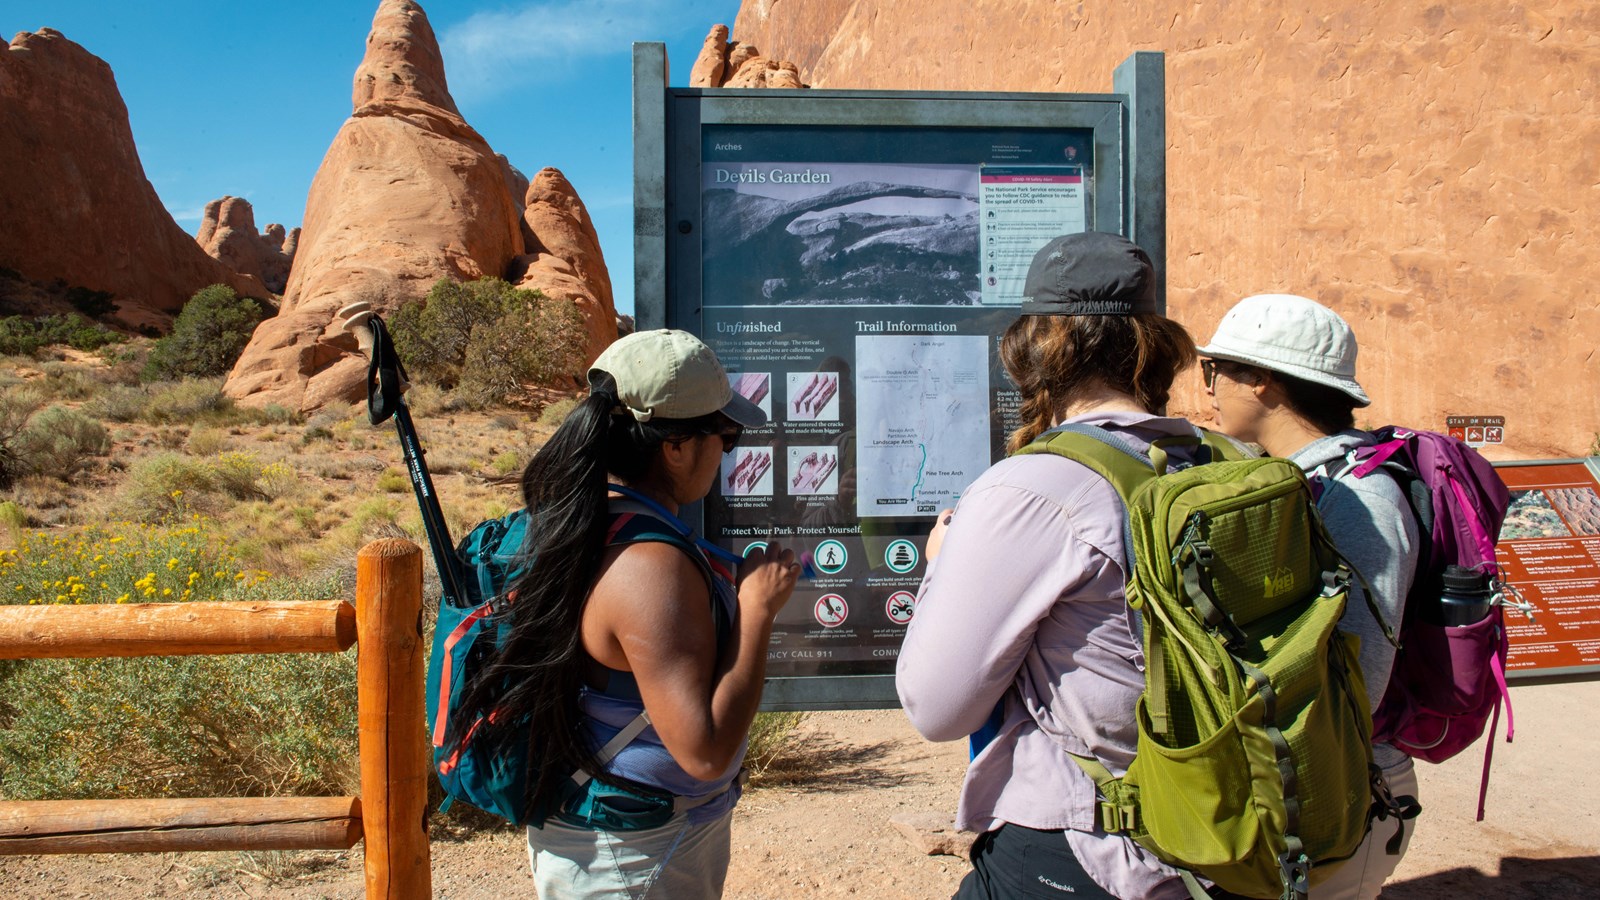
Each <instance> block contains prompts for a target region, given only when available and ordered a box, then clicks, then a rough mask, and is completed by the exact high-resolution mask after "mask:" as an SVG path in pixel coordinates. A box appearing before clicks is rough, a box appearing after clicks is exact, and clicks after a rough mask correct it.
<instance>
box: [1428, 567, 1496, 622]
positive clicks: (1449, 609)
mask: <svg viewBox="0 0 1600 900" xmlns="http://www.w3.org/2000/svg"><path fill="white" fill-rule="evenodd" d="M1443 582H1444V590H1442V591H1441V592H1440V594H1439V624H1441V625H1446V626H1449V625H1471V624H1473V623H1474V622H1480V621H1482V620H1483V617H1484V616H1487V615H1488V614H1489V610H1490V609H1492V608H1494V594H1495V591H1494V584H1493V583H1492V582H1491V581H1490V579H1489V575H1488V573H1486V572H1482V571H1479V570H1477V569H1468V568H1466V567H1465V566H1456V565H1451V566H1446V567H1445V570H1444V576H1443Z"/></svg>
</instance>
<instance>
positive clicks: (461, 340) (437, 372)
mask: <svg viewBox="0 0 1600 900" xmlns="http://www.w3.org/2000/svg"><path fill="white" fill-rule="evenodd" d="M390 331H391V332H392V333H393V335H394V345H395V350H396V351H397V352H398V353H399V354H400V357H401V359H402V361H403V362H404V363H405V365H406V370H407V372H408V373H409V374H410V375H411V377H412V378H414V379H417V380H420V381H424V382H427V383H430V384H434V385H437V386H439V387H442V388H445V389H447V390H449V389H455V388H460V389H461V390H462V393H463V395H464V397H465V399H466V400H467V401H468V402H469V403H474V404H483V403H493V402H501V401H504V400H506V399H508V398H509V397H511V396H513V395H515V394H516V393H517V392H518V391H520V390H521V389H522V388H523V387H524V386H525V385H529V384H548V383H551V382H553V381H555V380H557V379H559V378H561V377H562V376H564V375H566V374H568V373H571V372H575V371H577V370H578V368H579V367H580V366H581V365H582V363H583V353H584V342H585V341H586V340H587V335H586V332H585V331H584V323H583V316H582V314H581V313H579V312H578V309H577V307H576V306H574V305H573V304H571V303H568V302H565V301H561V300H552V299H550V298H548V297H545V296H544V295H543V294H541V293H539V292H538V291H529V290H522V289H520V288H516V287H513V286H512V285H510V284H509V283H507V282H505V281H503V280H501V279H499V278H483V279H480V280H478V281H471V282H467V283H465V284H463V283H460V282H457V281H454V280H452V279H449V278H442V279H440V280H439V281H437V282H435V283H434V285H433V288H432V289H431V290H429V291H428V295H427V297H426V298H424V299H423V300H422V301H421V302H420V303H410V304H406V305H404V306H402V307H400V309H398V310H396V312H395V314H394V316H393V317H392V318H391V321H390Z"/></svg>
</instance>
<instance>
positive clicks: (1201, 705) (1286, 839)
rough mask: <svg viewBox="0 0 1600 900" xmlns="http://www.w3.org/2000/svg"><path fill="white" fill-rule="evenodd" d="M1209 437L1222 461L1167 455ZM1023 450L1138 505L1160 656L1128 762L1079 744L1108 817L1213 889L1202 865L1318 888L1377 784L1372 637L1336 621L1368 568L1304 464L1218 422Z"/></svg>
mask: <svg viewBox="0 0 1600 900" xmlns="http://www.w3.org/2000/svg"><path fill="white" fill-rule="evenodd" d="M1202 441H1203V442H1204V443H1205V445H1206V446H1207V447H1209V448H1210V453H1207V452H1206V451H1203V450H1202V451H1199V452H1198V454H1197V455H1199V456H1201V457H1202V458H1203V459H1204V458H1207V457H1213V458H1216V457H1220V458H1219V459H1218V461H1214V462H1213V461H1208V462H1203V463H1202V464H1200V465H1194V466H1190V467H1187V468H1183V469H1181V470H1178V471H1168V465H1167V462H1168V454H1167V449H1168V448H1171V447H1174V446H1182V445H1189V446H1193V445H1195V444H1198V443H1201V442H1202ZM1018 452H1019V453H1025V454H1033V453H1051V454H1055V455H1059V456H1064V457H1066V458H1068V459H1071V460H1074V461H1075V462H1078V463H1081V464H1082V465H1085V466H1087V467H1088V468H1090V469H1091V470H1093V471H1094V472H1096V473H1097V474H1099V475H1100V476H1101V477H1103V478H1105V479H1106V480H1107V481H1109V482H1111V485H1112V486H1113V487H1114V488H1115V489H1116V491H1117V494H1118V496H1120V497H1121V498H1122V500H1123V502H1124V504H1125V505H1126V507H1127V519H1126V524H1125V532H1124V544H1125V548H1126V552H1127V555H1128V565H1129V567H1130V570H1131V571H1129V572H1128V574H1127V579H1128V580H1127V588H1126V590H1127V597H1128V604H1129V605H1130V606H1131V607H1133V608H1134V609H1135V610H1137V611H1138V612H1139V622H1140V625H1141V629H1140V630H1141V631H1142V635H1141V647H1142V649H1143V651H1144V657H1145V661H1146V666H1145V688H1144V692H1143V694H1142V695H1141V696H1140V698H1139V702H1138V706H1137V709H1136V710H1134V717H1135V720H1136V722H1137V726H1138V743H1137V747H1136V755H1135V757H1134V760H1133V762H1132V763H1131V764H1130V765H1129V767H1128V770H1127V772H1126V774H1125V775H1123V777H1121V778H1118V777H1115V776H1113V775H1112V773H1111V772H1110V771H1109V770H1108V769H1107V768H1106V767H1105V765H1104V764H1102V763H1101V762H1100V761H1099V760H1097V759H1094V758H1091V757H1079V756H1073V760H1074V761H1075V762H1077V763H1078V765H1079V766H1080V767H1081V768H1082V769H1083V770H1084V772H1085V773H1087V774H1088V775H1089V776H1090V777H1091V778H1093V779H1094V780H1095V783H1096V786H1097V787H1098V788H1099V792H1100V797H1101V804H1100V816H1099V819H1100V825H1101V827H1102V828H1103V829H1104V830H1105V831H1106V832H1108V833H1112V834H1124V835H1127V836H1128V837H1130V838H1132V839H1133V840H1135V841H1137V842H1139V843H1140V844H1141V845H1143V846H1144V847H1146V848H1148V849H1149V850H1150V851H1151V852H1153V853H1155V854H1156V856H1158V857H1159V858H1160V859H1162V860H1163V861H1165V862H1167V863H1168V864H1170V865H1172V866H1174V867H1176V868H1178V869H1179V870H1180V871H1181V872H1182V873H1183V875H1184V880H1185V882H1186V884H1187V885H1188V887H1189V890H1190V892H1191V894H1193V895H1194V896H1195V897H1197V898H1205V897H1207V896H1208V895H1207V893H1206V892H1205V890H1204V888H1203V887H1201V886H1200V884H1199V883H1198V880H1197V879H1196V878H1195V877H1194V876H1195V875H1198V876H1200V877H1203V878H1205V879H1207V880H1210V881H1212V882H1214V883H1215V884H1216V885H1218V886H1219V887H1221V888H1223V889H1225V890H1227V891H1229V892H1231V893H1234V894H1239V895H1243V896H1246V897H1259V898H1272V897H1281V898H1285V900H1290V898H1296V897H1305V896H1306V895H1307V893H1308V891H1309V875H1310V871H1311V868H1312V866H1314V865H1318V864H1322V863H1328V862H1334V861H1337V860H1341V859H1344V858H1346V857H1348V856H1349V855H1350V854H1352V853H1353V852H1355V850H1356V848H1357V847H1358V846H1359V845H1360V843H1361V841H1362V839H1363V837H1364V836H1365V835H1366V832H1367V827H1368V824H1369V821H1370V816H1371V814H1372V813H1373V810H1374V809H1375V806H1374V803H1373V798H1374V796H1375V795H1374V786H1373V780H1372V774H1373V771H1374V770H1373V768H1372V747H1371V742H1372V716H1371V713H1370V707H1369V705H1368V702H1367V692H1366V688H1365V686H1364V684H1363V682H1362V675H1361V668H1360V665H1359V659H1358V653H1357V651H1358V648H1359V641H1358V640H1357V638H1355V637H1354V636H1353V635H1348V634H1345V633H1343V632H1341V631H1340V630H1339V629H1338V627H1337V626H1338V623H1339V620H1340V617H1341V616H1342V615H1343V613H1344V608H1345V600H1346V597H1347V596H1348V592H1349V585H1350V579H1351V577H1352V572H1351V569H1350V567H1349V566H1348V564H1347V563H1346V562H1345V561H1344V559H1343V558H1342V557H1341V556H1340V555H1339V553H1338V551H1337V550H1336V549H1335V548H1334V546H1333V542H1332V541H1331V540H1330V539H1329V538H1328V535H1327V532H1326V531H1325V530H1324V528H1323V525H1322V520H1321V518H1320V517H1319V516H1318V514H1317V511H1316V505H1315V502H1314V500H1313V499H1312V492H1311V488H1310V486H1309V484H1308V483H1307V481H1306V478H1305V476H1304V475H1303V474H1302V473H1301V471H1300V468H1299V467H1298V466H1296V465H1294V464H1293V463H1291V462H1289V461H1287V460H1283V459H1272V458H1263V459H1228V458H1227V457H1229V456H1236V455H1237V454H1236V451H1235V450H1234V448H1233V447H1232V445H1230V444H1227V443H1226V442H1225V441H1224V440H1223V439H1221V438H1218V437H1216V436H1214V435H1204V436H1202V435H1200V434H1196V435H1189V436H1183V437H1178V438H1165V439H1162V440H1159V441H1157V442H1156V444H1155V445H1154V446H1152V447H1151V448H1150V450H1149V451H1148V452H1141V451H1140V450H1139V449H1137V448H1135V447H1133V446H1132V445H1131V444H1129V443H1128V442H1127V441H1125V440H1123V439H1122V438H1121V437H1120V436H1118V435H1117V434H1116V433H1114V432H1111V431H1107V430H1105V429H1101V428H1096V427H1092V426H1080V425H1070V426H1062V427H1061V428H1058V429H1055V430H1054V431H1051V432H1047V433H1045V434H1044V435H1042V436H1040V437H1039V438H1038V439H1037V440H1035V441H1034V442H1033V443H1031V444H1029V445H1028V446H1026V447H1024V448H1022V449H1021V450H1019V451H1018ZM1368 602H1369V604H1370V603H1371V599H1370V595H1369V597H1368ZM1373 615H1374V616H1375V617H1376V618H1377V620H1378V622H1379V623H1381V624H1383V627H1384V628H1385V629H1386V630H1388V628H1389V626H1388V625H1387V623H1384V619H1383V616H1382V615H1381V614H1379V612H1378V610H1377V609H1376V608H1375V607H1374V608H1373ZM1391 635H1392V631H1391ZM1391 640H1392V637H1391Z"/></svg>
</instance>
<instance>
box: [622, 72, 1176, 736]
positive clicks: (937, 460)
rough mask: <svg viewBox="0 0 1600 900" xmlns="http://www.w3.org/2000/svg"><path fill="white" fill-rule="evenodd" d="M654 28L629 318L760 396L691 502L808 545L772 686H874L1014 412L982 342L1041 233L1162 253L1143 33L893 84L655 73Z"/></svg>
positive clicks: (638, 135) (769, 696) (776, 692)
mask: <svg viewBox="0 0 1600 900" xmlns="http://www.w3.org/2000/svg"><path fill="white" fill-rule="evenodd" d="M641 47H646V45H641ZM653 52H655V51H648V50H646V52H643V53H641V51H640V48H636V53H635V63H636V65H635V79H636V93H635V98H636V99H635V119H636V131H635V165H636V206H637V208H638V210H639V215H640V220H639V225H638V227H637V229H636V232H637V236H636V241H635V267H636V279H635V292H636V308H637V321H638V327H640V328H652V327H662V326H667V327H674V328H683V329H686V330H688V331H692V332H694V333H696V334H698V335H700V336H701V337H702V338H703V339H704V340H705V341H706V342H707V343H708V344H709V345H710V346H711V347H712V349H713V350H715V351H716V353H717V355H718V356H719V357H720V358H721V359H722V360H723V362H724V363H725V364H726V366H727V368H728V370H729V377H730V380H731V382H732V385H733V387H734V389H735V390H737V391H739V392H740V393H741V394H743V395H744V396H746V397H748V398H749V399H750V400H752V401H753V402H755V403H757V404H758V405H760V406H761V407H762V409H763V410H766V411H767V412H768V415H769V422H768V424H767V425H766V426H764V427H762V428H757V429H750V430H748V431H747V432H746V433H745V435H744V438H743V440H742V441H741V443H740V445H739V447H737V448H736V449H735V450H734V451H733V452H732V453H730V454H728V455H727V457H726V458H725V459H724V461H723V465H722V469H721V473H720V476H719V478H718V480H717V484H716V486H715V487H714V488H713V490H712V492H711V494H710V496H709V497H707V498H706V500H705V501H704V503H702V504H701V505H700V509H698V510H688V511H686V513H687V514H688V515H689V516H691V520H694V517H695V516H698V524H699V525H700V527H701V530H702V532H703V534H704V535H705V536H706V537H707V538H709V539H710V540H712V541H715V542H717V543H719V544H721V545H723V546H726V547H728V548H729V549H731V550H733V551H734V552H738V553H743V552H746V551H747V550H748V548H750V547H752V546H757V545H761V544H764V543H765V542H767V541H769V540H776V541H779V542H781V543H782V544H783V545H784V546H786V547H792V548H795V549H796V550H797V551H798V552H799V553H800V555H801V558H802V559H803V560H804V562H805V573H804V577H803V578H802V580H801V583H800V585H799V587H798V588H797V590H796V592H795V597H794V599H793V600H792V601H791V602H790V603H789V604H788V606H787V607H785V609H784V610H783V612H782V613H780V615H779V617H778V620H777V623H776V625H775V628H774V633H773V636H772V642H771V644H770V646H769V648H768V668H767V671H768V676H769V681H768V685H767V691H766V694H765V699H764V704H765V705H766V706H767V707H768V708H829V707H842V706H853V707H874V706H884V705H892V704H894V703H895V702H896V701H895V697H894V691H893V678H892V676H893V672H894V666H895V659H896V657H897V656H898V655H899V651H900V644H901V642H902V640H903V639H904V636H905V633H906V629H907V627H908V626H909V624H910V623H911V622H912V621H913V619H914V618H915V615H916V593H917V589H918V587H919V586H920V584H921V582H922V579H923V576H924V575H925V574H926V572H927V560H926V546H925V544H926V538H927V534H928V531H929V529H930V528H931V527H932V524H933V522H934V517H935V516H936V515H937V514H938V512H939V511H940V510H942V509H945V508H948V507H951V506H954V505H955V504H956V502H957V501H958V500H959V499H960V497H961V493H962V491H963V490H965V489H966V487H967V486H968V485H970V484H971V483H972V482H973V481H974V480H975V479H976V478H977V477H978V476H979V475H980V474H981V473H982V472H983V471H984V470H985V469H987V468H988V467H989V466H990V465H992V464H993V463H994V462H995V461H997V460H999V459H1001V458H1002V457H1003V455H1004V446H1005V439H1006V435H1007V434H1008V433H1009V432H1010V431H1011V430H1013V429H1014V428H1016V427H1017V425H1018V424H1019V406H1020V397H1019V395H1018V393H1017V391H1016V389H1015V387H1014V386H1013V385H1012V384H1011V382H1010V381H1009V379H1008V378H1007V377H1006V375H1005V372H1004V370H1003V367H1002V366H1001V363H1000V356H999V342H1000V339H1001V336H1002V335H1003V333H1004V332H1005V329H1006V327H1007V326H1009V325H1010V324H1011V323H1012V322H1013V321H1015V320H1016V317H1017V307H1018V305H1019V303H1020V301H1021V294H1022V286H1023V281H1024V277H1025V275H1026V273H1027V269H1028V265H1029V263H1030V262H1031V261H1032V258H1033V255H1034V253H1035V252H1036V251H1037V250H1038V249H1039V248H1040V247H1042V246H1043V245H1044V244H1045V243H1047V242H1048V241H1049V240H1050V239H1051V238H1054V237H1057V236H1059V235H1062V234H1067V233H1072V232H1080V231H1085V230H1091V229H1095V230H1101V231H1110V232H1117V233H1122V234H1126V235H1129V236H1130V237H1133V238H1134V239H1135V240H1138V241H1140V243H1141V244H1143V245H1144V246H1145V247H1146V249H1147V250H1149V251H1150V252H1151V255H1152V258H1153V260H1154V262H1155V264H1156V267H1157V271H1158V276H1159V275H1160V274H1161V273H1164V271H1165V267H1164V250H1165V244H1164V239H1165V238H1164V224H1163V222H1164V220H1163V215H1164V202H1165V200H1164V169H1163V167H1162V153H1163V152H1164V146H1163V144H1164V135H1163V134H1162V133H1161V130H1160V121H1161V116H1160V102H1161V96H1160V93H1161V83H1160V57H1159V55H1157V54H1138V55H1136V56H1135V57H1134V58H1133V59H1130V60H1129V62H1127V63H1124V65H1123V67H1122V68H1119V70H1118V73H1117V76H1116V84H1117V87H1118V89H1119V91H1122V92H1123V93H1117V94H1063V95H1042V94H910V93H880V92H845V91H811V90H807V91H771V90H694V89H670V88H667V87H666V86H665V83H664V77H663V75H662V73H661V72H660V71H659V68H658V64H657V63H656V62H654V61H653V57H651V56H650V53H653ZM1140 72H1143V73H1144V74H1143V75H1140V74H1139V73H1140ZM653 117H659V118H658V120H653ZM1136 150H1137V152H1136ZM1136 185H1143V186H1144V187H1143V188H1142V189H1136ZM652 215H654V216H657V218H655V219H651V218H650V217H651V216H652ZM1163 284H1164V282H1163Z"/></svg>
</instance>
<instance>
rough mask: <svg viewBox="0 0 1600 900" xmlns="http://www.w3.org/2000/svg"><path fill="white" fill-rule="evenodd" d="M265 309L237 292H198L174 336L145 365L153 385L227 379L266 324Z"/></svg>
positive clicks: (210, 289) (159, 344)
mask: <svg viewBox="0 0 1600 900" xmlns="http://www.w3.org/2000/svg"><path fill="white" fill-rule="evenodd" d="M261 319H262V309H261V305H260V304H259V303H257V302H256V301H254V300H252V299H250V298H249V297H240V296H239V295H238V294H236V293H234V290H233V288H231V287H228V286H227V285H223V284H213V285H211V286H210V287H206V288H201V289H200V290H199V291H196V292H195V295H194V296H193V297H190V298H189V302H188V303H185V304H184V305H183V312H180V313H178V318H177V319H175V320H174V321H173V323H172V333H171V334H169V335H167V336H166V337H164V338H161V339H160V340H158V341H156V343H155V346H154V347H152V348H151V349H150V358H149V359H148V360H147V361H146V362H145V378H146V379H147V380H149V381H160V380H164V379H175V378H184V377H193V378H207V377H211V376H215V375H225V374H227V372H228V370H229V369H231V368H233V364H234V363H235V362H237V361H238V359H239V354H241V353H243V352H244V347H245V344H247V343H249V341H250V335H251V333H252V332H254V331H255V329H256V326H257V325H258V324H260V323H261Z"/></svg>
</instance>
